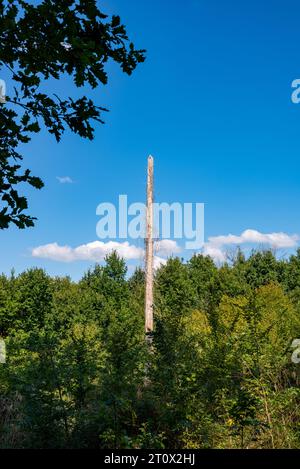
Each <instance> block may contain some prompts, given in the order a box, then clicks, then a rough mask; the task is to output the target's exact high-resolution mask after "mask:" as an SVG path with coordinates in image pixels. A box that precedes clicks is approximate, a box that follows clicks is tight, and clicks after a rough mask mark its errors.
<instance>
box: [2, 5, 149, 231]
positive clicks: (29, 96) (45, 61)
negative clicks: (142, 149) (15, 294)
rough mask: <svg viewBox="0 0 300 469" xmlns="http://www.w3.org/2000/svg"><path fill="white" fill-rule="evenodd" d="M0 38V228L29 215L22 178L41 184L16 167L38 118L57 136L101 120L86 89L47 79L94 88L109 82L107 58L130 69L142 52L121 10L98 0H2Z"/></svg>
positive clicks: (87, 131) (88, 132) (88, 134)
mask: <svg viewBox="0 0 300 469" xmlns="http://www.w3.org/2000/svg"><path fill="white" fill-rule="evenodd" d="M0 38H1V51H0V71H1V70H3V69H5V71H6V73H7V76H8V79H7V81H8V84H9V86H8V95H9V96H8V97H7V99H6V101H7V102H6V104H3V103H0V135H1V137H0V150H1V157H0V196H1V202H2V203H1V205H2V207H0V229H1V228H2V229H3V228H8V226H9V225H10V224H11V223H14V224H15V225H17V226H18V227H19V228H25V227H28V226H33V224H34V219H35V218H34V217H32V216H30V215H28V214H27V213H26V209H27V206H28V203H27V199H26V197H24V196H23V195H20V193H19V187H20V184H21V183H27V184H30V185H31V186H33V187H35V188H37V189H41V188H42V187H43V182H42V181H41V179H40V178H38V177H34V176H32V175H31V172H30V170H29V169H25V170H23V169H22V159H23V158H22V155H21V154H20V153H19V149H18V148H19V146H20V144H24V143H25V144H26V143H28V142H29V141H30V139H31V137H32V134H34V133H37V132H39V131H40V130H41V127H42V125H44V126H45V128H46V129H47V130H48V132H49V133H50V134H52V135H54V137H55V139H56V140H57V141H59V140H60V139H61V137H62V134H63V133H64V132H65V130H66V129H69V130H71V131H72V132H74V133H75V134H78V135H79V136H80V137H83V138H88V139H90V140H91V139H92V138H93V134H94V128H93V124H92V122H93V121H96V122H100V123H103V117H102V114H103V113H104V112H105V111H106V109H105V108H103V107H101V106H98V105H96V104H95V103H94V102H93V100H92V99H90V98H88V97H87V96H85V95H83V96H82V97H80V98H77V99H75V98H72V97H70V96H69V97H65V96H63V97H60V96H58V95H57V94H55V93H53V94H52V95H51V94H50V93H47V92H45V88H44V84H45V82H48V83H49V84H50V85H51V84H52V82H53V80H62V79H66V80H67V79H68V80H69V81H68V82H69V83H70V82H73V84H74V87H75V88H76V87H77V88H78V87H82V86H84V85H89V86H90V87H92V88H97V87H98V86H99V85H106V84H107V82H108V74H107V68H106V66H107V63H108V61H110V60H112V61H114V62H116V63H117V64H119V65H120V67H121V69H122V71H123V72H125V73H127V74H128V75H130V74H131V73H132V72H133V70H134V69H135V68H136V66H137V64H138V63H140V62H143V61H144V59H145V55H144V51H143V50H136V49H135V47H134V45H133V43H132V42H130V41H129V39H128V36H127V33H126V29H125V27H124V25H122V23H121V20H120V18H119V16H116V15H113V16H112V17H109V16H108V15H106V14H104V13H103V12H102V11H100V10H99V8H98V7H97V2H96V0H88V1H87V0H60V1H56V0H43V1H40V2H39V3H35V4H33V3H32V2H29V1H24V0H1V1H0ZM24 212H25V213H24Z"/></svg>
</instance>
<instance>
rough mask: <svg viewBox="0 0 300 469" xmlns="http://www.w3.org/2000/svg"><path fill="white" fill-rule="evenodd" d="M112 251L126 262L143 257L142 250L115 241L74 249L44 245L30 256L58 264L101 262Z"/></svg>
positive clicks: (94, 243) (52, 244) (34, 250)
mask: <svg viewBox="0 0 300 469" xmlns="http://www.w3.org/2000/svg"><path fill="white" fill-rule="evenodd" d="M112 251H116V252H117V253H118V254H119V255H120V256H121V257H123V258H124V259H126V260H131V259H139V258H141V257H143V254H144V250H143V249H141V248H138V247H136V246H133V245H130V244H129V243H128V242H127V241H125V242H124V243H118V242H117V241H108V242H107V243H104V242H103V241H93V242H92V243H87V244H82V245H80V246H78V247H76V248H71V247H70V246H59V245H58V244H57V243H50V244H45V245H43V246H38V247H36V248H34V249H32V256H33V257H39V258H42V259H51V260H54V261H60V262H73V261H79V260H80V261H93V262H101V261H103V260H104V258H105V256H106V255H107V254H109V253H111V252H112Z"/></svg>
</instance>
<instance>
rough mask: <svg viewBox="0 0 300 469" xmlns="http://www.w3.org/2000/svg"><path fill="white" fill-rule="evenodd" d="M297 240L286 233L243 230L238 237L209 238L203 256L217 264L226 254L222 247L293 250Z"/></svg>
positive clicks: (297, 238) (297, 237)
mask: <svg viewBox="0 0 300 469" xmlns="http://www.w3.org/2000/svg"><path fill="white" fill-rule="evenodd" d="M298 240H299V236H298V235H288V234H286V233H282V232H279V233H260V232H259V231H257V230H250V229H248V230H245V231H243V233H242V234H241V235H239V236H237V235H232V234H229V235H225V236H211V237H209V238H208V242H207V243H205V244H204V248H203V254H204V255H206V256H211V257H212V258H213V259H214V260H215V261H217V262H224V261H225V259H226V253H225V251H224V247H226V246H230V245H241V244H266V245H268V246H270V247H271V248H275V249H276V248H277V249H281V248H294V247H296V246H297V241H298Z"/></svg>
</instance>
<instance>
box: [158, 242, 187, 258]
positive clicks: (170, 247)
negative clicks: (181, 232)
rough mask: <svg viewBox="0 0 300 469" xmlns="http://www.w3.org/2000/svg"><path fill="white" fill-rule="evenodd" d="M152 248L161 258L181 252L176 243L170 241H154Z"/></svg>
mask: <svg viewBox="0 0 300 469" xmlns="http://www.w3.org/2000/svg"><path fill="white" fill-rule="evenodd" d="M154 248H155V252H156V253H157V255H158V256H162V257H168V256H171V255H172V254H176V253H178V252H180V251H181V248H180V247H179V246H178V244H177V243H176V241H174V240H172V239H162V240H160V241H156V243H155V246H154Z"/></svg>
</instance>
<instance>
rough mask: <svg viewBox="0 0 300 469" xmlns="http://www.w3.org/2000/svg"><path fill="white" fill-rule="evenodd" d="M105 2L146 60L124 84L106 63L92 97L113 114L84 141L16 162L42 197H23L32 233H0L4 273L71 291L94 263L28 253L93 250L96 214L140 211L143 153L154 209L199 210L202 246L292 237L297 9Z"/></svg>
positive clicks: (298, 189) (298, 222)
mask: <svg viewBox="0 0 300 469" xmlns="http://www.w3.org/2000/svg"><path fill="white" fill-rule="evenodd" d="M100 4H101V5H102V9H103V10H104V11H105V12H107V13H109V14H110V13H117V14H119V15H120V16H121V19H122V21H123V22H124V23H125V25H126V26H127V29H128V32H129V35H130V37H131V38H132V40H133V41H134V43H135V45H136V46H137V47H141V48H145V49H147V60H146V62H145V63H144V64H141V65H140V66H139V67H138V69H137V70H136V71H135V73H134V74H133V75H132V76H131V77H128V76H125V75H124V74H122V72H121V70H119V69H118V68H117V67H116V66H113V65H111V66H110V68H109V70H110V81H109V84H108V86H106V87H102V88H99V89H98V90H97V91H96V92H93V93H92V95H93V97H94V99H95V101H96V102H98V103H99V104H100V105H104V106H107V107H108V108H109V109H110V112H109V113H108V114H107V115H105V121H106V124H105V125H102V126H101V125H99V126H97V130H96V134H95V140H94V141H93V142H89V141H83V140H81V139H80V138H79V137H77V136H74V135H71V134H70V133H67V134H66V135H65V136H64V138H63V141H62V142H61V143H60V144H57V143H56V142H55V141H54V139H53V138H52V137H51V136H49V135H47V134H46V133H45V132H42V133H41V134H40V135H38V136H35V137H34V139H33V140H32V142H31V143H30V145H27V147H24V151H23V153H24V155H25V158H24V164H25V165H27V166H28V167H30V168H32V170H33V173H34V174H36V175H39V176H41V177H42V178H43V180H44V181H45V188H44V189H43V190H42V191H34V190H29V191H27V194H28V196H29V202H30V210H31V213H32V214H33V215H35V216H37V218H38V221H37V223H36V226H35V228H33V229H28V230H18V229H15V228H10V229H9V230H6V231H2V232H1V244H0V271H3V272H6V273H8V272H9V271H10V270H11V268H13V267H14V268H15V269H16V271H17V272H19V271H22V270H24V269H26V268H28V267H31V266H39V267H44V268H45V269H46V270H47V271H48V272H49V273H50V274H53V275H65V274H68V275H71V276H72V277H73V278H75V279H78V278H79V277H80V275H81V274H82V273H83V272H84V271H85V270H86V269H87V267H88V266H89V265H90V264H91V262H89V261H74V262H67V263H66V262H59V261H54V260H51V259H39V258H35V257H32V254H31V250H32V249H33V248H35V247H37V246H41V245H45V244H48V243H54V242H56V243H58V245H60V246H65V245H68V246H71V247H76V246H80V245H82V244H86V243H90V242H94V241H96V240H97V236H96V223H97V221H98V217H97V216H96V206H97V205H98V204H99V203H100V202H106V201H109V202H113V203H114V202H116V201H117V199H118V195H119V194H128V199H129V201H130V202H135V201H143V200H144V198H145V168H146V160H147V155H148V154H149V153H151V154H153V155H154V157H155V198H156V200H157V201H161V202H170V203H171V202H174V201H178V202H194V203H195V202H203V203H205V238H206V239H208V238H209V237H216V236H219V235H228V234H229V233H232V234H234V235H240V234H241V233H242V232H243V231H245V230H247V229H253V230H257V231H259V232H260V233H264V234H270V233H274V232H275V233H278V232H284V233H287V234H288V235H293V234H300V219H299V217H298V212H299V208H298V205H299V201H300V184H299V169H300V158H299V156H300V154H299V153H300V104H299V105H297V104H293V103H292V101H291V93H292V88H291V82H292V81H293V80H294V79H296V78H300V52H299V46H298V45H299V41H300V26H299V21H298V18H299V13H300V5H299V2H296V1H292V0H287V1H286V2H284V3H283V2H281V1H279V0H272V1H271V0H269V1H266V2H261V1H258V0H252V1H251V2H250V1H243V2H241V1H240V0H228V1H224V0H186V1H185V2H182V1H179V0H172V1H171V0H151V1H150V0H143V1H141V0H130V2H129V1H125V0H105V1H101V2H100ZM7 88H8V90H7V93H8V94H9V83H7ZM56 88H58V89H59V91H60V93H61V94H63V93H68V94H69V90H70V87H69V84H68V83H64V82H60V83H59V84H56V85H52V84H51V85H49V91H50V92H52V89H53V91H56ZM83 91H84V92H85V93H88V94H89V95H90V94H91V93H90V90H89V89H85V90H83ZM58 176H59V177H62V176H69V177H70V178H72V180H73V181H74V183H72V184H69V183H60V182H59V181H58V179H57V177H58ZM137 245H139V247H141V246H142V242H140V244H138V243H137ZM184 254H185V255H186V253H184Z"/></svg>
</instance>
